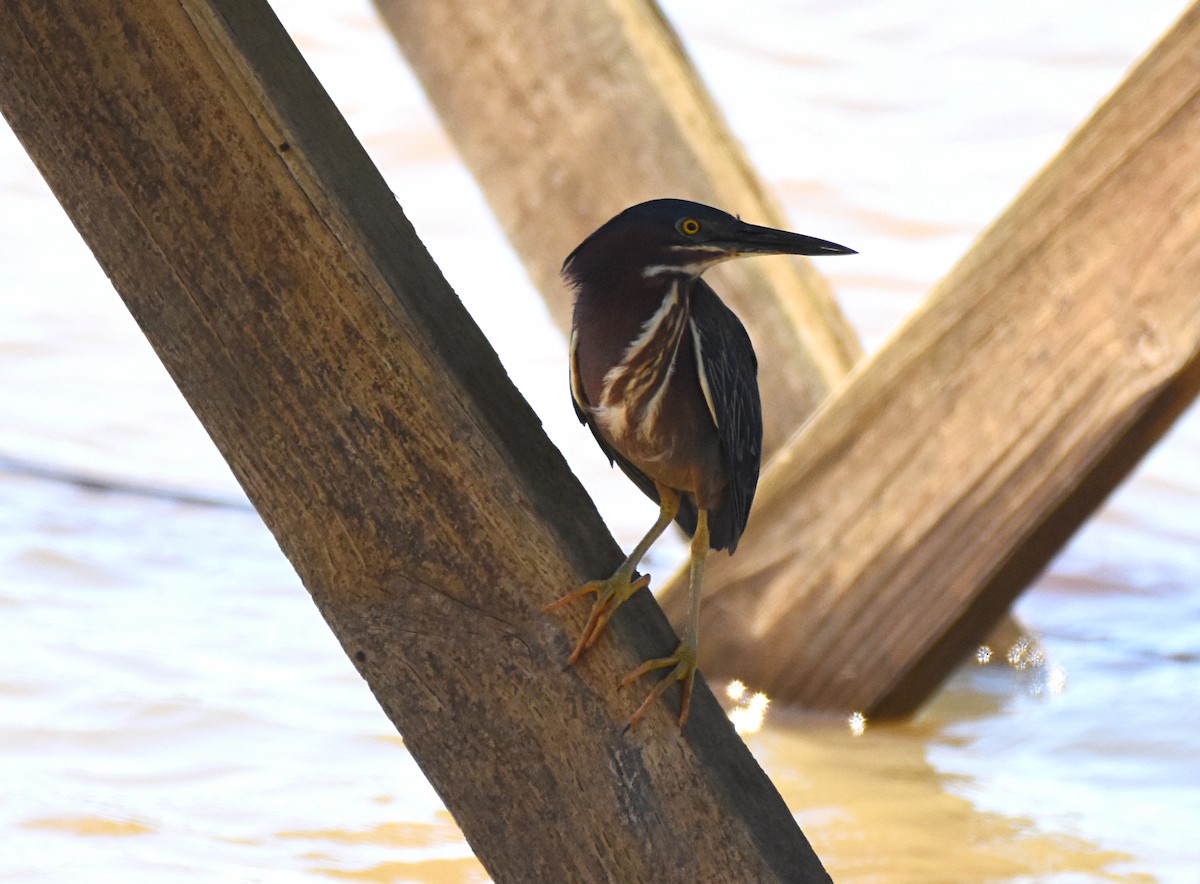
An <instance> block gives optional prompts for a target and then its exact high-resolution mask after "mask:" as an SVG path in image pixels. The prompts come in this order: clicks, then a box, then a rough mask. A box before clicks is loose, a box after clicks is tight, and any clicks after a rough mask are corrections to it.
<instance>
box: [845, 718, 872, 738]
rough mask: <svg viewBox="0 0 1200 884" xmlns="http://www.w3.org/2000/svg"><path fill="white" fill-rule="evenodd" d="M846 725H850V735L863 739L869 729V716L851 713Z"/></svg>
mask: <svg viewBox="0 0 1200 884" xmlns="http://www.w3.org/2000/svg"><path fill="white" fill-rule="evenodd" d="M846 724H848V725H850V733H852V734H854V736H856V737H861V736H862V735H863V732H864V731H865V730H866V729H867V716H865V715H863V714H862V713H861V712H854V713H851V715H850V717H849V718H848V719H846Z"/></svg>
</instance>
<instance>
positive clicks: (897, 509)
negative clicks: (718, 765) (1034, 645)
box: [661, 7, 1200, 715]
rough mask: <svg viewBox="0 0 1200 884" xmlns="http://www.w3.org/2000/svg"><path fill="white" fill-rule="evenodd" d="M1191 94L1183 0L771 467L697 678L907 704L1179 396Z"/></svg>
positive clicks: (1195, 218) (793, 695)
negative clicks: (1177, 15)
mask: <svg viewBox="0 0 1200 884" xmlns="http://www.w3.org/2000/svg"><path fill="white" fill-rule="evenodd" d="M1198 92H1200V12H1198V10H1197V7H1193V8H1192V9H1190V10H1189V11H1188V12H1187V13H1186V14H1185V15H1184V16H1183V18H1182V19H1181V20H1180V21H1179V22H1178V23H1177V25H1176V26H1175V27H1174V28H1173V29H1172V30H1171V32H1170V33H1169V34H1168V35H1167V36H1166V37H1164V39H1163V40H1162V41H1161V43H1160V44H1159V45H1158V46H1156V47H1155V48H1154V50H1153V51H1152V52H1151V53H1150V55H1149V56H1148V57H1147V58H1146V59H1145V60H1144V61H1143V62H1142V63H1141V64H1140V65H1139V66H1138V67H1137V68H1136V69H1135V70H1134V71H1133V72H1132V73H1131V74H1130V76H1129V77H1128V78H1127V80H1126V81H1125V82H1124V83H1123V84H1122V85H1121V87H1120V88H1119V89H1118V90H1117V91H1116V92H1115V94H1114V95H1113V96H1112V97H1111V98H1110V99H1109V100H1108V101H1107V102H1106V103H1105V104H1104V105H1103V106H1102V107H1101V108H1100V109H1099V110H1098V111H1097V112H1096V114H1095V115H1094V116H1093V117H1092V118H1091V119H1090V120H1089V121H1088V122H1087V124H1086V125H1085V126H1083V127H1082V129H1081V130H1080V131H1079V132H1078V133H1077V134H1076V135H1075V136H1074V137H1073V138H1072V139H1071V141H1070V143H1069V144H1068V145H1067V146H1066V147H1065V148H1064V149H1063V150H1062V152H1061V153H1060V155H1059V156H1058V157H1056V158H1055V159H1054V161H1053V162H1052V163H1051V164H1050V165H1049V166H1048V167H1047V168H1046V169H1045V170H1044V171H1043V172H1042V173H1041V174H1040V175H1039V176H1038V177H1037V178H1036V180H1034V181H1033V182H1032V184H1030V186H1029V187H1028V188H1027V189H1026V190H1025V192H1024V193H1022V194H1021V195H1020V197H1019V198H1018V199H1017V200H1016V202H1015V203H1014V204H1013V205H1012V206H1011V207H1010V208H1009V209H1008V210H1007V211H1006V212H1005V213H1004V214H1003V215H1002V216H1001V217H1000V219H999V220H998V221H997V222H996V223H995V224H994V225H993V226H992V227H991V229H989V230H988V231H987V232H986V233H985V235H984V236H983V237H982V238H981V239H980V240H979V242H978V243H977V244H976V245H975V247H974V248H973V249H972V250H971V251H970V252H969V253H968V254H967V256H966V257H965V258H964V259H963V261H962V262H961V263H960V264H959V265H958V266H957V267H956V268H955V269H954V270H953V271H952V272H951V274H950V275H949V276H948V277H947V278H946V279H945V280H944V281H943V282H942V283H941V284H940V285H939V286H938V287H937V288H936V290H935V291H933V292H932V293H931V294H930V296H929V298H928V300H927V301H926V303H925V304H924V305H923V307H922V308H921V309H920V310H919V311H918V312H917V313H916V314H915V315H914V316H912V317H911V318H910V319H909V321H908V322H906V323H905V325H904V326H903V327H902V328H901V329H900V330H899V331H898V332H897V333H896V335H895V336H894V337H893V339H892V340H890V341H889V342H888V343H887V344H886V345H885V346H884V347H883V348H882V349H881V351H880V352H879V353H878V354H877V355H876V356H875V357H874V358H872V359H871V360H870V361H869V362H868V363H867V364H864V365H862V366H861V367H860V368H859V369H858V370H856V372H855V373H854V374H853V375H852V376H851V378H850V380H849V381H848V382H847V384H846V385H845V386H844V387H843V388H842V389H841V390H840V391H839V392H838V393H837V394H836V395H835V396H834V397H833V398H832V399H831V401H830V402H829V403H828V404H827V405H826V407H824V408H823V409H822V410H821V411H820V412H818V414H817V415H816V416H815V417H814V419H813V420H812V421H811V422H810V423H809V424H808V426H807V427H805V429H804V430H803V431H802V432H801V433H799V434H798V435H797V436H796V437H795V438H794V439H793V440H792V441H791V442H790V443H789V445H788V446H787V448H786V449H785V450H784V451H783V452H781V453H780V454H779V455H778V456H777V458H776V459H775V460H774V461H773V462H772V463H771V465H770V468H769V469H768V470H767V471H766V473H765V474H764V477H763V480H762V483H761V485H760V491H759V497H758V499H757V501H756V503H755V509H754V511H753V512H752V513H751V517H750V522H749V526H748V528H747V531H746V534H745V536H744V538H743V541H742V544H741V546H739V548H738V553H737V556H736V557H734V558H732V559H731V558H728V557H725V556H714V557H712V558H711V560H710V564H709V573H710V574H711V575H712V578H713V585H714V587H717V589H716V591H714V592H712V593H710V594H708V595H707V597H706V600H705V606H704V612H703V623H704V628H702V635H703V638H702V639H701V652H702V660H701V665H702V667H703V668H704V670H705V671H706V672H707V673H708V674H709V675H710V676H713V675H736V676H737V677H739V678H741V679H743V680H744V681H745V682H746V683H747V684H749V685H750V686H751V687H752V688H754V689H757V690H764V691H766V692H767V693H768V694H770V695H772V696H773V697H775V698H777V699H780V700H784V701H787V702H793V703H798V704H801V705H804V706H809V707H814V708H820V709H829V710H838V711H843V712H849V711H850V710H865V711H867V712H868V714H878V715H888V714H904V713H908V712H911V711H912V710H913V709H915V708H916V707H917V706H919V705H920V703H921V702H923V701H924V700H925V699H926V698H927V697H928V696H929V694H930V693H931V692H932V691H933V690H934V689H936V687H937V686H938V685H939V684H940V683H941V682H942V680H943V679H944V678H945V677H946V675H948V674H949V672H950V671H951V670H952V668H953V667H954V666H956V665H957V664H958V663H959V662H960V661H961V659H962V658H963V656H964V655H965V653H966V652H967V651H968V650H969V649H970V648H971V646H972V645H973V644H974V643H976V642H978V641H980V640H981V639H982V638H983V636H984V634H985V632H986V630H987V629H988V627H989V626H990V625H991V624H993V623H994V622H995V620H996V618H997V617H999V616H1000V615H1001V614H1002V613H1003V612H1004V611H1005V610H1006V608H1007V606H1008V605H1009V603H1010V602H1011V601H1012V599H1013V598H1014V597H1015V596H1016V595H1017V594H1018V593H1019V592H1020V591H1021V590H1022V589H1023V588H1024V587H1025V586H1026V585H1027V584H1028V582H1029V581H1030V580H1031V579H1032V578H1033V577H1034V576H1036V574H1037V573H1038V572H1039V571H1040V569H1041V568H1043V567H1044V566H1045V564H1046V563H1047V562H1048V561H1049V559H1050V558H1051V557H1052V556H1053V555H1054V553H1055V552H1056V551H1057V550H1058V549H1059V548H1060V547H1061V545H1062V544H1063V543H1064V542H1065V541H1066V539H1067V538H1068V537H1069V536H1070V535H1071V533H1072V532H1073V531H1074V530H1075V529H1076V528H1077V527H1078V526H1079V525H1080V524H1081V523H1082V522H1083V521H1084V520H1085V519H1086V518H1087V516H1088V515H1089V514H1090V513H1091V512H1092V511H1093V510H1094V508H1095V507H1096V506H1098V505H1099V503H1100V502H1101V501H1102V500H1103V498H1104V497H1105V495H1107V493H1108V492H1109V491H1111V490H1112V488H1114V487H1115V486H1116V484H1117V483H1118V482H1119V481H1120V480H1121V479H1122V478H1123V477H1124V475H1125V474H1126V473H1127V472H1128V470H1129V469H1130V468H1131V467H1132V465H1133V464H1134V463H1136V461H1137V460H1138V458H1139V457H1141V455H1142V454H1144V453H1145V451H1146V450H1147V449H1148V448H1149V447H1150V445H1152V444H1153V442H1154V441H1155V440H1157V439H1158V438H1159V436H1161V434H1162V433H1163V432H1164V431H1165V429H1166V428H1167V427H1168V426H1169V425H1170V423H1171V421H1172V420H1173V419H1174V418H1175V417H1176V416H1177V415H1178V414H1179V413H1180V411H1182V409H1183V408H1184V407H1186V405H1187V404H1188V403H1189V402H1191V401H1192V399H1193V398H1194V397H1195V395H1196V393H1197V387H1198V385H1200V355H1198V354H1200V296H1198V295H1200V289H1198V284H1197V280H1200V174H1197V170H1198V169H1200V94H1198ZM685 596H686V590H685V585H684V580H683V579H682V578H681V577H677V578H676V579H675V581H674V582H673V583H672V584H671V586H670V587H669V588H668V589H667V591H666V593H665V594H664V595H663V596H662V598H661V601H662V603H663V605H664V607H665V608H666V609H667V610H668V612H669V613H671V614H673V615H674V616H682V611H683V609H684V606H685V598H684V597H685Z"/></svg>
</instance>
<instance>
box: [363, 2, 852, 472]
mask: <svg viewBox="0 0 1200 884" xmlns="http://www.w3.org/2000/svg"><path fill="white" fill-rule="evenodd" d="M376 5H377V6H378V8H379V10H380V13H381V14H382V16H383V18H384V20H385V21H386V22H387V24H388V25H389V27H390V29H391V31H392V34H393V35H394V36H395V38H396V41H397V42H398V43H399V45H400V47H401V48H402V50H403V51H404V54H405V57H406V58H407V59H408V61H409V63H410V64H411V66H412V68H413V70H414V71H415V72H416V74H417V76H418V78H419V79H420V81H421V84H422V86H423V87H424V89H425V91H426V94H427V95H428V96H429V99H430V101H431V103H432V104H433V106H434V108H435V109H436V110H437V113H438V116H439V118H440V119H441V121H442V124H443V126H444V127H445V129H446V131H447V133H449V135H450V137H451V138H452V139H453V141H454V143H455V145H456V146H457V148H458V151H459V153H460V155H461V156H462V158H463V161H464V162H465V163H466V164H467V166H468V167H469V168H470V169H471V171H472V172H473V173H474V175H475V179H476V181H477V182H478V183H479V186H480V188H481V189H482V191H483V193H484V195H485V197H486V198H487V200H488V202H489V203H490V205H491V207H492V210H493V211H494V212H495V214H496V217H497V218H498V219H499V221H500V224H501V226H502V227H503V229H504V231H505V233H506V234H507V235H508V238H509V240H510V241H511V242H512V243H513V246H514V247H515V248H516V250H517V252H518V253H519V254H520V256H521V259H522V260H523V261H524V263H525V267H526V268H527V269H528V271H529V274H530V276H531V277H532V279H533V281H534V283H535V284H536V285H537V287H538V289H539V290H540V291H541V292H542V295H543V297H544V298H545V299H546V302H547V304H548V305H549V307H550V311H551V313H552V314H553V315H554V317H555V318H556V320H557V321H558V323H559V325H560V326H561V327H562V328H564V329H566V328H569V326H570V316H571V301H572V294H571V293H570V292H569V291H567V290H566V289H565V287H564V286H563V283H562V280H561V279H560V278H559V268H560V266H561V265H562V261H563V259H564V258H565V257H566V256H567V254H568V253H570V251H571V250H572V249H573V248H574V247H575V246H576V245H578V243H579V242H580V241H582V240H583V238H584V237H585V236H587V235H588V234H589V233H591V232H592V231H593V230H594V229H596V228H597V227H598V226H600V224H602V223H603V222H605V221H607V220H608V219H609V218H610V217H612V216H613V215H615V214H617V213H618V212H619V211H621V210H622V209H624V208H626V207H627V206H630V205H634V204H635V203H639V202H642V201H644V200H647V199H653V198H657V197H679V198H683V199H691V200H696V201H697V202H701V203H706V204H709V205H713V206H716V207H718V208H721V209H724V210H725V211H728V212H732V213H734V214H740V215H741V216H742V217H743V218H745V219H746V220H747V221H752V222H754V223H756V224H767V225H770V226H773V227H789V223H788V221H787V220H786V219H785V218H784V217H783V215H782V212H781V211H780V209H779V207H778V205H777V204H776V203H775V201H774V199H773V198H772V197H771V196H770V194H769V193H768V191H767V189H766V187H765V186H764V185H763V183H762V181H761V180H760V179H759V178H758V176H757V174H756V173H755V172H754V169H753V168H752V167H751V165H750V163H749V161H748V160H747V158H746V156H745V153H744V152H743V150H742V148H741V146H740V145H739V144H738V143H737V141H736V139H735V138H734V137H733V135H732V134H731V133H730V131H729V129H728V127H727V126H726V124H725V121H724V119H723V118H722V116H721V113H720V111H719V110H718V109H717V107H716V105H715V104H714V103H713V101H712V99H711V97H710V96H709V94H708V92H707V90H706V88H705V87H704V84H703V83H702V82H701V80H700V77H699V75H698V74H697V73H696V71H695V69H694V68H693V67H692V65H691V62H690V61H689V59H688V58H687V55H686V53H685V52H684V50H683V47H682V46H681V45H680V43H679V41H678V38H677V37H676V36H675V34H674V32H673V31H672V30H671V27H670V25H669V24H668V23H667V22H666V21H665V20H664V19H663V17H662V14H661V13H660V12H659V11H658V9H657V8H656V7H655V5H654V4H653V3H651V2H647V0H600V2H596V0H575V2H563V0H534V2H517V0H480V2H472V3H409V2H401V0H376ZM800 232H801V233H808V234H811V235H814V236H821V237H825V238H828V236H827V232H823V231H820V230H801V231H800ZM847 245H849V246H851V247H853V245H854V244H853V243H848V244H847ZM707 279H708V281H709V282H710V283H712V285H713V287H714V288H715V289H716V290H717V291H718V292H719V293H720V295H721V297H722V298H723V299H725V300H726V301H727V303H728V304H729V305H730V306H731V307H732V308H733V309H734V311H735V312H737V313H738V314H739V316H740V317H741V318H742V321H743V322H744V323H745V324H746V327H747V329H748V330H749V332H750V336H751V338H752V339H753V340H754V343H755V346H756V347H757V348H758V350H759V352H760V353H765V354H770V358H769V359H763V360H762V365H761V367H760V385H761V387H762V391H763V400H764V402H765V403H766V404H767V408H766V412H767V416H766V418H765V427H764V452H765V453H766V455H767V456H768V457H769V456H770V455H771V454H772V453H774V452H775V451H776V450H777V449H778V448H779V447H780V446H781V445H782V444H783V443H784V442H785V441H786V440H787V438H788V437H789V436H790V435H791V434H792V433H793V432H794V431H795V430H796V428H797V427H799V425H800V423H801V422H802V421H803V420H804V419H805V418H806V417H808V416H809V415H810V414H811V413H812V411H813V410H814V409H815V408H816V407H817V405H818V404H819V403H820V402H821V401H822V400H823V399H824V398H825V396H826V395H827V394H828V393H829V391H830V390H831V389H832V388H833V386H834V385H835V384H837V383H838V382H840V381H841V380H842V378H843V377H844V376H845V375H846V372H848V371H849V370H850V368H851V366H853V365H854V363H855V362H856V361H857V360H858V358H859V357H860V355H861V349H860V347H859V344H858V341H857V338H856V336H855V334H854V331H853V330H852V329H851V327H850V325H849V323H847V321H846V319H845V317H844V316H843V315H842V313H841V311H840V310H839V309H838V307H837V305H836V303H835V302H834V300H833V298H832V296H831V294H830V290H829V286H828V284H827V283H826V282H825V281H824V279H823V278H822V277H821V276H820V275H819V274H818V273H817V271H816V270H814V269H813V266H812V264H811V263H810V262H809V261H807V260H806V259H803V258H799V259H789V258H767V259H758V260H754V261H736V262H732V263H730V264H726V265H723V266H721V267H718V268H716V269H715V270H714V271H712V272H710V273H709V274H708V276H707Z"/></svg>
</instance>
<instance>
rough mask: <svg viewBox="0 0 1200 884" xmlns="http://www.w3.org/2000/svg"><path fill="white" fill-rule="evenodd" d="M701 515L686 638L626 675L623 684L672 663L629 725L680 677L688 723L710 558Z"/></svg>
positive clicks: (681, 714)
mask: <svg viewBox="0 0 1200 884" xmlns="http://www.w3.org/2000/svg"><path fill="white" fill-rule="evenodd" d="M697 515H698V518H697V520H696V533H695V534H693V535H692V545H691V554H690V556H689V559H690V569H689V573H688V593H689V598H688V625H687V631H686V632H684V634H683V641H681V642H680V643H679V647H677V648H676V649H675V653H673V654H672V655H671V656H669V657H660V658H658V659H656V660H647V661H646V662H645V663H643V664H642V665H641V666H639V667H638V668H637V669H635V670H633V672H631V673H629V674H628V675H627V676H625V678H624V680H623V681H622V682H621V684H622V685H628V684H632V683H633V682H635V681H637V680H638V679H639V678H641V677H642V676H643V675H646V674H647V673H650V672H653V671H654V670H655V669H667V668H668V667H670V669H671V671H670V672H668V673H667V675H666V676H665V677H663V678H662V679H660V680H659V682H658V684H656V685H655V686H654V689H653V690H651V691H650V694H649V696H647V697H646V699H645V700H644V701H643V702H642V705H641V706H639V707H638V709H637V711H636V712H634V713H633V717H632V718H630V719H629V724H628V725H626V728H627V729H628V728H633V727H636V726H637V723H638V722H639V721H641V720H642V718H643V717H644V716H645V715H646V713H647V712H649V711H650V709H651V707H652V706H653V705H654V701H655V700H657V699H658V698H659V697H661V696H662V695H663V693H664V692H665V691H666V690H667V688H669V687H670V686H671V685H673V684H675V682H677V681H679V682H683V687H682V688H681V690H680V697H679V726H680V727H683V726H684V724H686V723H687V717H688V709H689V708H690V707H691V705H692V685H693V684H694V683H695V681H696V654H697V649H698V647H699V634H700V587H701V584H702V583H703V582H704V562H705V559H707V558H708V511H707V510H703V509H702V510H700V511H699V513H698V514H697Z"/></svg>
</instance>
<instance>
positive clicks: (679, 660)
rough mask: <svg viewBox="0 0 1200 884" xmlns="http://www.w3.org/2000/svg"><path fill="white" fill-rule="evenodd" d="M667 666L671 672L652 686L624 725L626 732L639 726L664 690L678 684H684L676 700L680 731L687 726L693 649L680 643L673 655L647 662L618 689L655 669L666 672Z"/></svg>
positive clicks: (692, 677)
mask: <svg viewBox="0 0 1200 884" xmlns="http://www.w3.org/2000/svg"><path fill="white" fill-rule="evenodd" d="M668 666H671V667H674V668H673V669H672V670H671V671H670V672H669V673H667V675H666V676H665V677H663V678H661V679H659V681H658V684H656V685H655V686H654V688H653V689H652V690H651V691H650V693H649V694H648V695H647V696H646V699H645V700H643V701H642V705H641V706H639V707H638V708H637V711H636V712H634V713H633V716H632V717H631V718H630V719H629V724H627V725H625V730H627V731H628V730H632V729H633V728H634V727H636V726H637V724H638V722H639V721H641V720H642V719H643V718H644V717H645V715H646V713H647V712H649V711H650V707H651V706H653V705H654V702H655V701H656V700H657V699H658V698H659V697H661V696H662V695H663V694H664V693H666V690H667V688H669V687H670V686H671V685H673V684H674V683H675V682H677V681H681V682H683V687H682V688H681V690H680V697H679V727H680V728H682V727H683V726H684V724H686V723H687V718H688V710H689V708H690V707H691V705H692V685H693V684H694V683H695V681H696V649H695V648H694V647H692V646H690V645H688V644H687V643H686V642H680V643H679V647H677V648H676V649H675V653H673V654H672V655H671V656H669V657H659V658H657V659H654V660H647V661H646V662H645V663H643V664H642V665H641V666H639V667H638V668H637V669H635V670H633V671H632V672H631V673H629V674H628V675H627V676H625V677H624V678H623V679H621V687H628V686H629V685H631V684H633V683H634V682H635V681H637V680H638V679H639V678H641V677H643V676H644V675H647V674H648V673H651V672H653V671H654V670H655V669H666V668H667V667H668Z"/></svg>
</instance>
